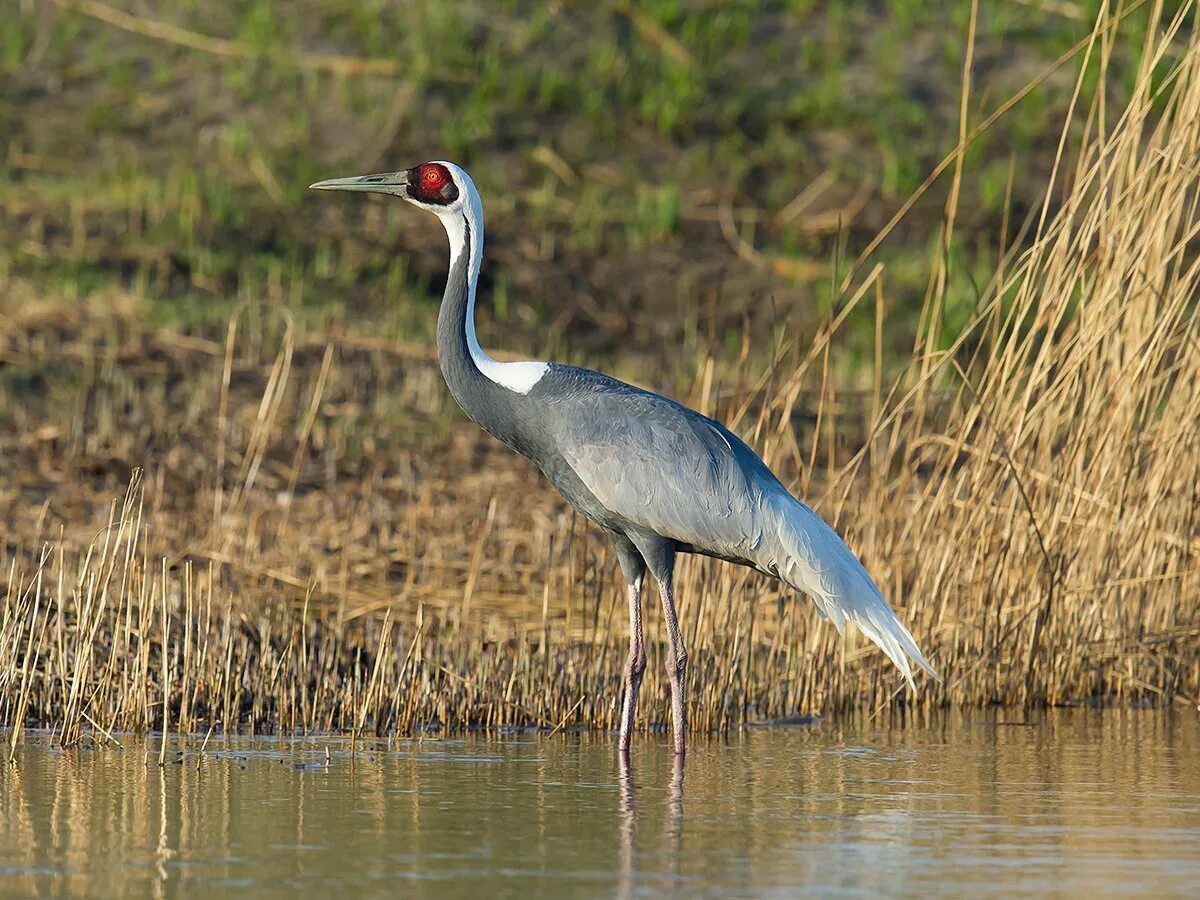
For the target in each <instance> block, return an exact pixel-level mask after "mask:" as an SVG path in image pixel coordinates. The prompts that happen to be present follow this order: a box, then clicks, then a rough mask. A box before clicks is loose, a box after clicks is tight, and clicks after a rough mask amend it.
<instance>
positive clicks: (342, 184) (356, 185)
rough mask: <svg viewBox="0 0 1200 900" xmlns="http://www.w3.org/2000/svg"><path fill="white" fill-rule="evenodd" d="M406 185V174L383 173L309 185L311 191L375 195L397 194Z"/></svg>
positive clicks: (333, 179) (329, 180) (331, 179)
mask: <svg viewBox="0 0 1200 900" xmlns="http://www.w3.org/2000/svg"><path fill="white" fill-rule="evenodd" d="M407 184H408V172H385V173H383V174H381V175H355V176H353V177H352V178H330V179H328V180H327V181H318V182H316V183H315V184H310V185H309V186H308V187H309V190H313V191H371V192H373V193H376V194H398V193H400V191H401V189H402V188H403V187H404V186H405V185H407Z"/></svg>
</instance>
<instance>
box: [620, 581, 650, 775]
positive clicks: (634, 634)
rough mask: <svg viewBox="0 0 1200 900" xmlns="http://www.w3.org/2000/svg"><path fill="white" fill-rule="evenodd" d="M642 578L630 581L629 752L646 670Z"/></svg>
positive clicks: (625, 723) (624, 713)
mask: <svg viewBox="0 0 1200 900" xmlns="http://www.w3.org/2000/svg"><path fill="white" fill-rule="evenodd" d="M642 580H643V576H642V575H638V576H637V577H636V578H634V579H633V580H631V581H630V582H629V659H628V660H627V661H626V663H625V702H624V704H623V705H622V706H621V743H620V745H619V746H620V750H621V752H622V753H628V752H629V740H630V737H631V736H632V734H633V716H634V713H635V712H636V711H637V698H638V690H640V689H641V686H642V673H643V672H645V671H646V646H645V644H644V643H643V642H642Z"/></svg>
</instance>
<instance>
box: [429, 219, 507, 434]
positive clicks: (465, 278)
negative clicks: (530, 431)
mask: <svg viewBox="0 0 1200 900" xmlns="http://www.w3.org/2000/svg"><path fill="white" fill-rule="evenodd" d="M450 215H453V216H455V217H456V219H457V220H456V221H454V222H453V223H450V222H447V223H446V231H447V233H448V234H449V235H450V240H451V248H450V274H449V275H448V276H447V278H446V292H445V293H444V294H443V295H442V307H441V309H440V310H439V312H438V327H437V345H438V364H439V365H440V366H441V369H442V376H443V377H444V378H445V379H446V384H447V385H448V386H449V387H450V393H451V394H453V395H454V399H455V400H457V401H458V405H459V406H461V407H462V408H463V412H465V413H466V414H467V415H468V416H470V417H471V418H472V419H473V420H474V421H475V422H477V423H478V424H479V425H480V427H482V428H483V429H484V430H485V431H487V432H488V433H490V434H492V435H494V436H495V437H497V438H499V439H500V440H502V441H504V443H506V444H508V445H509V446H510V447H514V448H516V449H518V450H520V451H521V452H525V451H524V448H523V447H522V446H520V445H521V444H522V441H521V440H520V434H519V422H518V421H517V410H516V409H514V399H515V395H514V394H513V392H512V391H509V390H506V389H505V388H503V387H501V386H500V385H499V384H497V383H495V382H494V381H492V380H491V379H489V378H487V377H486V376H485V375H484V374H483V373H482V372H481V371H480V370H479V366H478V365H477V363H476V360H475V357H474V355H473V354H472V352H471V351H472V347H471V340H472V338H473V337H474V335H475V323H474V322H473V321H472V318H473V316H474V313H475V309H474V307H475V304H474V302H473V301H474V298H475V283H474V282H475V280H476V279H477V277H478V267H477V266H476V265H472V260H473V259H475V258H478V255H481V251H482V247H481V246H479V244H480V243H481V242H482V237H483V236H482V235H481V234H480V235H476V234H473V233H472V231H471V226H470V223H469V222H468V221H467V218H466V217H465V216H463V215H462V214H461V213H451V214H450ZM459 226H461V232H462V238H461V240H462V241H463V244H462V246H458V247H456V246H454V243H455V241H456V239H458V237H459V235H458V234H457V232H458V231H459Z"/></svg>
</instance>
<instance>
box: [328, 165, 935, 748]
mask: <svg viewBox="0 0 1200 900" xmlns="http://www.w3.org/2000/svg"><path fill="white" fill-rule="evenodd" d="M311 187H312V188H313V189H316V190H327V191H369V192H373V193H381V194H390V195H393V196H396V197H400V198H401V199H403V200H406V201H408V202H409V203H411V204H413V205H414V206H419V207H421V208H422V209H426V210H429V211H430V212H432V213H434V214H435V215H436V216H437V217H438V219H440V220H441V222H442V225H443V226H444V227H445V229H446V234H447V237H448V238H449V240H450V272H449V276H448V277H447V280H446V290H445V293H444V295H443V297H442V305H441V308H440V310H439V312H438V322H437V346H438V363H439V365H440V367H441V370H442V375H443V376H444V377H445V379H446V384H447V385H448V386H449V388H450V392H451V394H453V395H454V399H455V400H456V401H457V402H458V404H459V406H461V407H462V409H463V411H464V412H466V414H467V415H468V416H469V417H470V418H471V419H473V420H474V421H475V422H476V423H477V424H478V425H479V426H480V427H482V428H483V429H484V430H485V431H487V432H489V433H490V434H491V435H493V436H494V437H496V438H498V439H499V440H501V441H502V442H503V443H505V444H507V445H508V446H509V447H511V448H512V449H513V450H515V451H516V452H518V453H520V454H521V455H523V456H526V457H528V458H529V459H531V460H532V461H533V462H534V463H536V464H537V466H538V468H539V469H541V470H542V472H543V473H544V474H545V476H546V477H547V478H548V479H549V480H550V482H551V484H553V485H554V487H555V488H557V489H558V492H559V493H560V494H562V496H563V497H564V498H565V499H566V501H567V502H568V503H570V504H571V505H572V506H573V507H575V508H576V509H577V510H579V511H580V512H581V513H582V514H583V515H584V516H586V517H587V518H588V519H589V520H590V521H592V522H594V523H595V524H596V525H598V526H599V527H600V528H601V529H602V530H603V531H604V532H605V534H607V535H608V538H609V539H610V540H611V541H612V544H613V547H614V548H615V549H616V554H617V560H618V562H619V564H620V567H621V572H622V574H623V575H624V578H625V582H626V585H627V588H626V592H627V598H628V602H629V657H628V659H627V661H626V665H625V670H624V700H623V702H622V706H621V728H620V738H619V743H618V749H619V751H620V752H621V753H622V754H627V753H628V751H629V746H630V738H631V734H632V731H633V721H634V715H635V712H636V709H637V697H638V689H639V688H640V686H641V683H642V674H643V672H644V671H645V668H646V649H645V643H644V640H643V635H642V586H643V583H644V582H645V578H646V573H647V571H648V572H649V573H650V575H652V576H653V577H654V580H655V581H656V582H657V584H658V593H659V597H660V599H661V602H662V607H663V615H664V618H665V621H666V629H667V668H668V677H669V681H670V688H671V724H672V731H673V737H674V742H675V753H676V754H677V755H678V756H680V757H682V756H683V755H684V753H685V749H686V736H685V735H686V731H687V719H686V702H685V700H686V698H685V688H686V682H685V679H686V674H687V650H686V649H685V648H684V644H683V638H682V636H681V634H680V629H679V618H678V616H677V615H676V611H675V592H674V586H673V573H674V569H675V557H676V555H677V554H679V553H698V554H702V555H705V556H711V557H715V558H718V559H722V560H726V561H729V562H733V563H738V564H740V565H744V566H749V567H751V568H754V569H757V570H758V571H759V572H762V573H764V574H766V575H769V576H772V577H775V578H778V579H780V580H782V581H784V582H785V583H787V584H788V585H790V586H792V587H793V588H795V589H796V590H798V591H801V592H803V593H805V594H807V595H808V596H809V597H810V598H811V599H812V601H813V603H814V604H815V606H816V607H817V609H818V610H819V611H820V612H821V613H822V614H823V615H824V616H825V617H826V618H828V619H829V620H831V621H832V622H833V624H834V625H835V626H836V627H837V628H838V630H839V632H840V631H842V630H843V628H844V627H845V623H846V620H847V619H849V620H850V621H852V622H854V623H855V624H856V625H857V626H858V627H859V628H860V629H861V630H862V632H863V633H864V634H866V635H867V637H869V638H870V639H871V640H872V641H874V642H875V644H877V645H878V646H879V648H880V649H881V650H882V651H883V652H884V653H885V654H886V655H887V656H888V658H889V659H891V660H892V662H893V663H895V665H896V666H897V667H898V668H899V669H900V671H901V672H902V673H903V675H904V677H905V679H906V680H907V681H908V684H909V686H910V687H913V666H912V664H911V663H910V660H911V661H912V662H915V664H916V665H917V666H918V667H920V668H921V669H924V670H925V671H926V672H928V673H929V674H930V675H932V676H933V677H935V678H937V677H938V676H937V673H936V672H934V670H933V668H932V667H931V666H930V664H929V662H928V661H927V660H926V659H925V657H924V655H923V654H922V653H921V650H920V648H918V647H917V644H916V641H914V640H913V637H912V635H911V634H910V633H909V631H908V629H907V628H905V627H904V625H903V624H902V623H901V622H900V620H899V619H898V618H897V617H896V615H895V613H894V612H892V610H891V608H890V607H889V606H888V604H887V601H885V600H884V598H883V595H882V594H881V593H880V592H879V588H878V587H876V585H875V582H874V581H872V580H871V576H870V575H868V574H867V571H866V569H864V568H863V566H862V564H861V563H860V562H859V561H858V559H857V557H855V555H854V554H853V553H852V552H851V550H850V548H849V547H847V546H846V544H845V543H844V542H843V541H842V539H841V538H840V537H838V535H837V533H836V532H835V531H834V530H833V529H832V528H831V527H829V525H827V524H826V523H825V522H824V521H823V520H822V519H821V518H820V517H819V516H818V515H817V514H816V513H815V512H813V511H812V510H811V509H809V508H808V507H807V506H806V505H805V504H803V503H802V502H800V501H799V500H797V499H796V498H795V497H793V496H792V495H791V493H789V492H788V490H787V488H785V487H784V486H783V484H782V483H781V482H780V481H779V479H778V478H776V477H775V475H774V473H772V472H771V470H770V469H769V468H767V466H766V464H765V463H763V461H762V460H761V459H759V457H758V456H757V455H756V454H755V453H754V451H753V450H751V449H750V448H749V447H748V446H747V445H746V444H745V443H744V442H743V441H742V440H741V439H740V438H739V437H738V436H737V435H736V434H734V433H733V432H732V431H730V430H729V429H728V428H726V427H725V426H724V425H722V424H721V423H720V422H717V421H715V420H714V419H710V418H708V417H707V416H704V415H701V414H700V413H698V412H695V411H694V410H691V409H688V408H687V407H685V406H682V405H680V404H679V403H676V402H674V401H673V400H669V399H667V398H666V397H662V396H659V395H658V394H654V393H651V392H649V391H645V390H642V389H640V388H636V387H633V386H632V385H629V384H626V383H624V382H622V381H618V380H617V379H615V378H612V377H610V376H608V375H605V374H603V373H600V372H594V371H592V370H590V369H584V368H580V367H577V366H568V365H560V364H557V363H546V362H537V361H526V362H501V361H498V360H496V359H493V358H492V357H491V356H489V355H488V354H487V353H485V352H484V350H483V348H482V347H481V346H480V345H479V339H478V337H477V336H476V334H475V299H476V289H477V287H478V283H479V269H480V265H481V263H482V260H483V202H482V201H481V199H480V197H479V191H478V190H477V189H476V188H475V184H474V182H472V180H471V177H470V176H469V175H468V174H467V173H466V171H465V170H464V169H462V168H461V167H460V166H457V165H455V164H454V163H449V162H444V161H436V162H427V163H422V164H421V165H419V166H415V167H414V168H411V169H407V170H405V171H401V172H388V173H384V174H379V175H360V176H354V177H351V178H334V179H330V180H328V181H318V182H317V183H316V184H313V185H311Z"/></svg>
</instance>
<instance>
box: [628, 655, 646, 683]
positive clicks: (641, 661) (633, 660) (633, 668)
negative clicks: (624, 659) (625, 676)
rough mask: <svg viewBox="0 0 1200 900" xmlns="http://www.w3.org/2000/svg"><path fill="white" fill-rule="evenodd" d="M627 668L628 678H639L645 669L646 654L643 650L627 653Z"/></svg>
mask: <svg viewBox="0 0 1200 900" xmlns="http://www.w3.org/2000/svg"><path fill="white" fill-rule="evenodd" d="M628 668H629V677H630V678H640V677H641V676H642V673H643V672H645V671H646V654H645V653H644V652H643V653H631V654H629V661H628Z"/></svg>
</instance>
